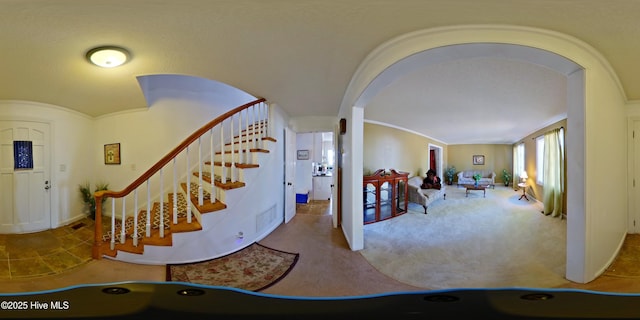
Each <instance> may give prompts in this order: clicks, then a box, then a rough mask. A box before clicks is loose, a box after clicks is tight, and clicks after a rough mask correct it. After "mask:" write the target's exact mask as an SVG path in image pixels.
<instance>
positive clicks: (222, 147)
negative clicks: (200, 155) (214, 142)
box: [211, 121, 227, 183]
mask: <svg viewBox="0 0 640 320" xmlns="http://www.w3.org/2000/svg"><path fill="white" fill-rule="evenodd" d="M220 154H222V159H221V160H220V163H221V164H222V169H221V170H220V182H222V183H224V182H225V181H227V175H226V173H225V170H224V163H225V157H224V154H225V150H224V121H222V122H221V123H220ZM213 162H214V161H213V159H211V174H212V175H213V173H214V171H213V168H214V163H213Z"/></svg>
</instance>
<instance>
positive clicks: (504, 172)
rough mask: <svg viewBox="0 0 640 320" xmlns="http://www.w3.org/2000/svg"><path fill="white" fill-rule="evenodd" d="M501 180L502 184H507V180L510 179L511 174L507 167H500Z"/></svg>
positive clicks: (506, 185)
mask: <svg viewBox="0 0 640 320" xmlns="http://www.w3.org/2000/svg"><path fill="white" fill-rule="evenodd" d="M502 180H504V186H505V187H508V186H509V181H511V174H510V173H509V171H507V169H502Z"/></svg>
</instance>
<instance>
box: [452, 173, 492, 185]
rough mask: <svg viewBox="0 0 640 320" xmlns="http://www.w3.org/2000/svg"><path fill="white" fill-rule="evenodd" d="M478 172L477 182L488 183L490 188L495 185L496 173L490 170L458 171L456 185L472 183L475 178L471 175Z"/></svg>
mask: <svg viewBox="0 0 640 320" xmlns="http://www.w3.org/2000/svg"><path fill="white" fill-rule="evenodd" d="M475 174H480V180H479V181H478V183H479V184H483V185H489V186H491V187H492V188H495V187H496V173H495V172H493V171H491V170H464V171H460V172H458V185H461V184H474V183H475V180H474V179H473V176H474V175H475Z"/></svg>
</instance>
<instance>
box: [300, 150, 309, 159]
mask: <svg viewBox="0 0 640 320" xmlns="http://www.w3.org/2000/svg"><path fill="white" fill-rule="evenodd" d="M298 160H309V150H298Z"/></svg>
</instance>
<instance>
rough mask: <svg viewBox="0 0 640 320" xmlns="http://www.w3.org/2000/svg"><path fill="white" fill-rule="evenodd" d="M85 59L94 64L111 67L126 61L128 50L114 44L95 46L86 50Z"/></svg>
mask: <svg viewBox="0 0 640 320" xmlns="http://www.w3.org/2000/svg"><path fill="white" fill-rule="evenodd" d="M87 59H88V60H89V61H90V62H91V63H93V64H95V65H96V66H100V67H103V68H113V67H117V66H119V65H122V64H124V63H125V62H127V60H128V59H129V51H127V49H124V48H121V47H116V46H103V47H97V48H93V49H91V50H89V51H88V52H87Z"/></svg>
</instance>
